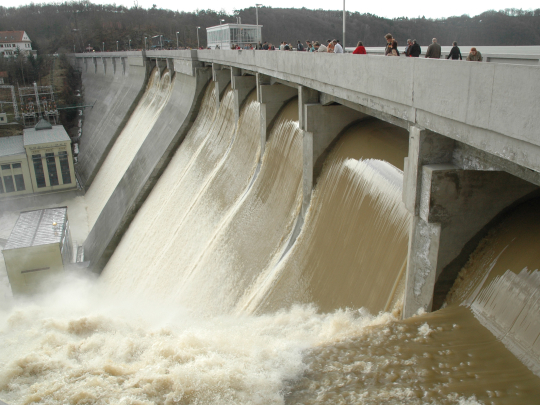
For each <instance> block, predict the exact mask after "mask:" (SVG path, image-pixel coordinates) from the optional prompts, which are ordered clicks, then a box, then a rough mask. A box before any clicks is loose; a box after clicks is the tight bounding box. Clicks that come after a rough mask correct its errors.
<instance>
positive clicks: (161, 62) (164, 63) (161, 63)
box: [156, 59, 167, 76]
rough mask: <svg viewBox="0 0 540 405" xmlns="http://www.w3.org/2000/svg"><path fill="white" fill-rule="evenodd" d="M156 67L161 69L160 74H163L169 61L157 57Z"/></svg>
mask: <svg viewBox="0 0 540 405" xmlns="http://www.w3.org/2000/svg"><path fill="white" fill-rule="evenodd" d="M156 67H157V68H158V70H159V76H162V75H163V71H164V70H165V69H166V68H167V61H166V60H163V59H156Z"/></svg>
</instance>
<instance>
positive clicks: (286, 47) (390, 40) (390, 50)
mask: <svg viewBox="0 0 540 405" xmlns="http://www.w3.org/2000/svg"><path fill="white" fill-rule="evenodd" d="M385 38H386V47H385V50H384V55H385V56H400V52H399V50H398V43H397V41H396V39H395V38H394V37H393V35H392V34H386V35H385ZM232 49H238V50H239V49H258V50H265V51H293V50H296V51H300V52H326V53H344V50H343V46H342V45H341V43H340V42H339V39H333V40H332V39H327V40H326V44H325V43H324V41H323V42H322V43H321V42H319V41H310V40H306V41H305V45H304V44H303V43H302V42H301V41H297V43H296V44H295V46H293V45H292V44H291V43H288V42H286V41H282V42H281V43H280V44H279V45H277V46H276V45H273V44H271V43H268V42H264V43H261V42H259V43H258V44H257V45H256V46H253V45H246V46H244V47H243V48H242V47H240V46H239V45H234V46H233V47H232ZM404 53H405V56H407V57H411V58H418V57H420V55H421V54H422V48H421V47H420V44H418V42H417V41H416V39H408V40H407V45H406V46H405V51H404ZM353 54H354V55H366V54H367V52H366V48H365V47H364V44H363V43H362V41H359V42H358V44H357V45H356V48H355V49H354V51H353ZM441 55H442V51H441V46H440V45H439V44H438V43H437V38H433V40H432V43H431V44H430V45H429V46H428V48H427V50H426V54H425V57H426V58H429V59H440V57H441ZM446 59H450V60H463V57H462V55H461V50H460V49H459V48H458V46H457V42H455V41H454V42H453V43H452V49H451V50H450V53H449V54H448V56H447V57H446ZM466 59H467V60H468V61H482V54H481V53H480V52H479V51H478V50H477V49H476V48H474V47H473V48H471V50H470V52H469V55H468V56H467V58H466Z"/></svg>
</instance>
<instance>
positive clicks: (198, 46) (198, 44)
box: [197, 27, 201, 49]
mask: <svg viewBox="0 0 540 405" xmlns="http://www.w3.org/2000/svg"><path fill="white" fill-rule="evenodd" d="M199 28H201V27H197V49H200V47H201V45H200V43H199Z"/></svg>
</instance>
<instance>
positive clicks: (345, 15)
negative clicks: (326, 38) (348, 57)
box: [343, 0, 347, 53]
mask: <svg viewBox="0 0 540 405" xmlns="http://www.w3.org/2000/svg"><path fill="white" fill-rule="evenodd" d="M346 17H347V12H346V11H345V0H343V53H345V18H346Z"/></svg>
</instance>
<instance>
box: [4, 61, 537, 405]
mask: <svg viewBox="0 0 540 405" xmlns="http://www.w3.org/2000/svg"><path fill="white" fill-rule="evenodd" d="M322 59H324V60H322ZM72 63H73V65H74V66H75V67H77V68H78V69H79V70H80V71H81V72H82V80H83V87H84V88H83V96H84V100H85V103H86V104H93V105H94V107H93V108H92V109H91V110H86V111H85V113H84V117H83V120H84V121H83V126H82V136H81V138H80V146H79V148H80V153H79V161H78V165H77V172H78V178H79V181H80V183H81V184H82V185H83V186H84V188H85V196H84V200H85V204H86V213H87V222H88V230H89V232H88V236H87V237H86V239H85V241H84V248H85V249H84V250H85V258H86V260H88V261H90V268H91V270H93V273H92V274H93V275H90V274H88V273H83V274H68V275H66V277H65V278H63V279H60V280H57V281H56V283H55V285H54V286H52V285H49V286H48V290H47V291H44V292H43V294H41V295H38V296H36V297H33V298H31V299H30V298H24V299H23V298H20V299H17V300H16V302H15V303H14V304H13V305H12V306H10V307H9V308H5V309H2V310H1V311H0V336H1V339H2V341H3V342H4V344H3V345H2V347H1V348H0V364H1V365H2V367H1V368H0V400H4V401H6V402H7V403H9V404H23V403H45V404H56V403H70V404H82V403H96V404H100V403H104V404H105V403H118V404H150V403H155V404H175V403H178V404H191V403H197V404H381V403H390V404H516V403H520V404H521V403H523V404H533V403H536V402H537V401H538V398H539V397H540V384H539V382H540V380H539V376H540V339H539V336H540V315H539V309H540V308H539V305H540V304H539V303H540V300H539V297H540V276H539V273H538V269H539V268H540V249H539V247H540V242H539V241H538V238H537V235H538V232H539V231H540V192H539V186H540V134H539V130H538V128H540V117H539V116H538V114H537V100H538V94H540V88H539V87H540V85H539V84H538V83H540V80H539V79H540V70H539V68H538V67H537V66H518V65H509V64H508V65H503V64H498V63H465V62H463V63H458V62H456V63H454V62H448V61H443V60H440V61H438V60H421V59H415V58H384V57H379V56H365V57H358V56H356V55H348V54H345V55H326V54H324V55H310V54H308V53H301V52H262V51H240V52H236V51H151V52H143V53H141V52H121V53H106V54H103V55H101V54H76V55H72ZM94 103H95V104H94ZM68 207H69V204H68Z"/></svg>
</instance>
